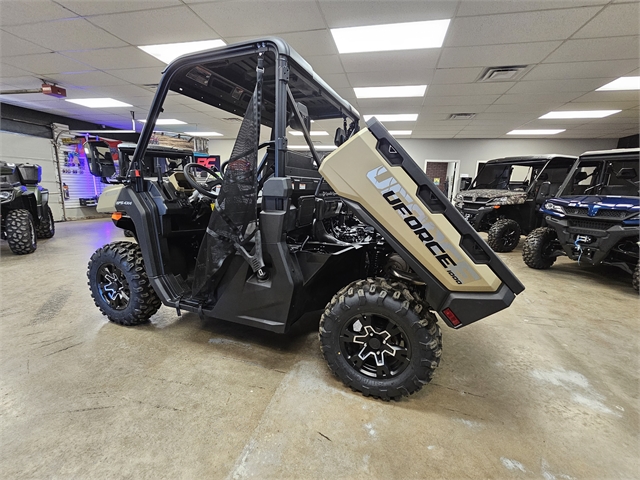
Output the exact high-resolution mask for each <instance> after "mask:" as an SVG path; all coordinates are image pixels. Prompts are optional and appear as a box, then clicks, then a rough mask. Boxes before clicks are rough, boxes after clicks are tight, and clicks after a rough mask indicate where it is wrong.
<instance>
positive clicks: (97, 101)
mask: <svg viewBox="0 0 640 480" xmlns="http://www.w3.org/2000/svg"><path fill="white" fill-rule="evenodd" d="M65 101H67V102H71V103H76V104H78V105H82V106H83V107H89V108H111V107H132V106H133V105H130V104H128V103H124V102H121V101H120V100H115V99H113V98H65Z"/></svg>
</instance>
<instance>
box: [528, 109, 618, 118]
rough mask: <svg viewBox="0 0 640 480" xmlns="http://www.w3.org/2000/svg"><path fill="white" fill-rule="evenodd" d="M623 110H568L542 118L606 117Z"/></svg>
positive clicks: (546, 114)
mask: <svg viewBox="0 0 640 480" xmlns="http://www.w3.org/2000/svg"><path fill="white" fill-rule="evenodd" d="M621 111H622V110H566V111H559V112H549V113H545V114H544V115H542V116H541V117H539V118H540V119H550V118H604V117H608V116H609V115H613V114H614V113H618V112H621Z"/></svg>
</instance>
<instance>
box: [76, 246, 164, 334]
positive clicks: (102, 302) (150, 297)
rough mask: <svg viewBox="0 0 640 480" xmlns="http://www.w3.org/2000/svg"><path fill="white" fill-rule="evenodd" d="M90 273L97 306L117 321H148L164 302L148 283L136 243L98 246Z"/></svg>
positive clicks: (92, 258) (126, 322) (114, 321)
mask: <svg viewBox="0 0 640 480" xmlns="http://www.w3.org/2000/svg"><path fill="white" fill-rule="evenodd" d="M87 276H88V277H89V287H90V289H91V296H92V297H93V301H94V302H95V304H96V306H97V307H98V308H99V309H100V311H101V312H102V313H103V314H104V315H105V316H106V317H107V318H108V319H109V320H111V321H112V322H113V323H117V324H118V325H125V326H133V325H140V324H141V323H145V322H147V321H148V320H149V318H151V316H152V315H153V314H154V313H156V312H157V311H158V309H159V308H160V305H162V303H161V302H160V299H159V298H158V296H157V295H156V292H155V291H154V290H153V288H152V287H151V284H150V283H149V278H148V277H147V273H146V272H145V270H144V263H143V260H142V252H141V251H140V247H139V246H138V245H137V244H135V243H131V242H113V243H110V244H108V245H105V246H104V247H102V248H99V249H98V250H96V252H95V253H94V254H93V255H92V256H91V260H90V261H89V268H88V271H87Z"/></svg>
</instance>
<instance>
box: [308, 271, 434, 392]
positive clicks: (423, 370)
mask: <svg viewBox="0 0 640 480" xmlns="http://www.w3.org/2000/svg"><path fill="white" fill-rule="evenodd" d="M436 322H437V319H436V317H435V316H434V315H433V314H432V313H431V312H430V311H429V310H428V309H427V307H426V305H425V304H424V303H423V302H422V301H421V300H420V299H419V298H418V295H417V294H416V293H415V292H412V291H410V290H409V289H408V288H407V286H406V285H405V284H403V283H401V282H387V281H386V280H384V279H381V278H375V279H373V278H368V279H366V280H358V281H356V282H353V283H351V284H350V285H348V286H346V287H345V288H343V289H342V290H340V291H339V292H338V293H337V294H336V295H335V296H334V297H333V299H332V300H331V302H330V303H329V304H328V305H327V306H326V308H325V311H324V313H323V315H322V317H321V319H320V346H321V350H322V355H323V356H324V358H325V360H326V361H327V363H328V364H329V368H330V369H331V371H332V372H333V373H334V374H335V375H336V376H337V377H338V378H339V379H340V380H342V381H343V382H344V383H345V384H346V385H347V386H349V387H351V388H352V389H353V390H355V391H358V392H361V393H362V394H363V395H365V396H372V397H376V398H381V399H383V400H391V399H395V400H398V399H399V398H400V397H402V396H407V395H410V394H412V393H414V392H417V391H418V390H420V389H421V388H422V386H423V385H424V384H426V383H428V382H429V381H430V380H431V377H432V376H433V372H434V370H435V369H436V367H437V366H438V365H439V364H440V356H441V354H442V334H441V332H440V327H439V326H438V324H437V323H436Z"/></svg>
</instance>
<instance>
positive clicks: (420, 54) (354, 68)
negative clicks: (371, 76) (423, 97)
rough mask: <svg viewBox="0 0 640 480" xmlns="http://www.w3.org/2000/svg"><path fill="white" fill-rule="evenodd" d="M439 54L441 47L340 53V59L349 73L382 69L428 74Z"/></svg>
mask: <svg viewBox="0 0 640 480" xmlns="http://www.w3.org/2000/svg"><path fill="white" fill-rule="evenodd" d="M439 55H440V49H439V48H430V49H425V50H403V51H400V52H368V53H347V54H343V55H340V60H341V61H342V65H344V69H345V71H346V72H347V73H348V74H349V73H357V72H378V71H380V70H389V71H396V72H403V71H414V72H424V73H425V74H427V73H429V71H430V70H432V69H433V68H435V66H436V63H437V61H438V56H439Z"/></svg>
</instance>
